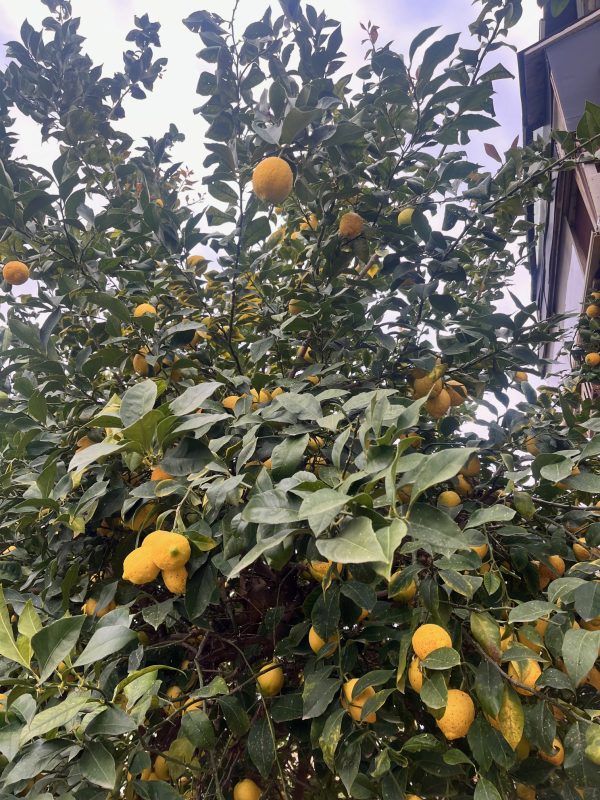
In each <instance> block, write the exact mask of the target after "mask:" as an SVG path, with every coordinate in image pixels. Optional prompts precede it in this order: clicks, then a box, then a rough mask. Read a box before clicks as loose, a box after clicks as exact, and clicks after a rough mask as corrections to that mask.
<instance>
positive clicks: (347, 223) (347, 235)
mask: <svg viewBox="0 0 600 800" xmlns="http://www.w3.org/2000/svg"><path fill="white" fill-rule="evenodd" d="M364 227H365V221H364V219H363V218H362V217H361V216H360V214H356V213H355V212H354V211H348V212H347V213H346V214H343V215H342V217H341V218H340V225H339V234H340V236H341V237H342V238H343V239H356V237H357V236H360V235H361V233H362V232H363V229H364Z"/></svg>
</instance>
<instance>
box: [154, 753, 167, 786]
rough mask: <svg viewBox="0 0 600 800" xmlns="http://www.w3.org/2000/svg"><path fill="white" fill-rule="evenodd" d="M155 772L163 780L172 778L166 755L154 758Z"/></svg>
mask: <svg viewBox="0 0 600 800" xmlns="http://www.w3.org/2000/svg"><path fill="white" fill-rule="evenodd" d="M154 773H155V774H156V775H157V776H158V779H159V780H161V781H168V780H170V778H171V776H170V775H169V765H168V764H167V760H166V758H165V757H164V756H156V758H155V759H154Z"/></svg>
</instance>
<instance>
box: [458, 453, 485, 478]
mask: <svg viewBox="0 0 600 800" xmlns="http://www.w3.org/2000/svg"><path fill="white" fill-rule="evenodd" d="M480 470H481V464H480V463H479V456H471V457H470V458H469V460H468V461H467V463H466V464H465V466H464V467H463V468H462V469H461V470H460V474H461V475H464V476H465V478H476V477H477V476H478V475H479V472H480Z"/></svg>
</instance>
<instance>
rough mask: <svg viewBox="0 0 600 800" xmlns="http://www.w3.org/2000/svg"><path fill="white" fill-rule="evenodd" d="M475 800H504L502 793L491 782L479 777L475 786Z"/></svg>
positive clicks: (481, 776)
mask: <svg viewBox="0 0 600 800" xmlns="http://www.w3.org/2000/svg"><path fill="white" fill-rule="evenodd" d="M473 798H474V800H502V796H501V794H500V792H499V791H498V790H497V789H496V787H495V786H494V784H493V783H492V782H491V781H488V779H487V778H484V777H483V775H479V777H478V778H477V783H476V784H475V792H474V794H473Z"/></svg>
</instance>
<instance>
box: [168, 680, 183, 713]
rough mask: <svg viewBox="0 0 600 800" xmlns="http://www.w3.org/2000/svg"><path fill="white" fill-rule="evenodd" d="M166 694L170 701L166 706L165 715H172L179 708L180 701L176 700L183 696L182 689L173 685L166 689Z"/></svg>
mask: <svg viewBox="0 0 600 800" xmlns="http://www.w3.org/2000/svg"><path fill="white" fill-rule="evenodd" d="M166 694H167V697H168V698H169V700H171V701H172V702H171V703H170V704H169V705H168V706H167V709H166V711H167V714H174V713H175V712H176V711H177V710H178V709H179V708H180V707H181V703H182V701H180V700H179V701H178V700H177V698H178V697H181V695H182V694H183V689H182V688H181V686H175V685H173V686H169V688H168V689H167V692H166Z"/></svg>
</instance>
